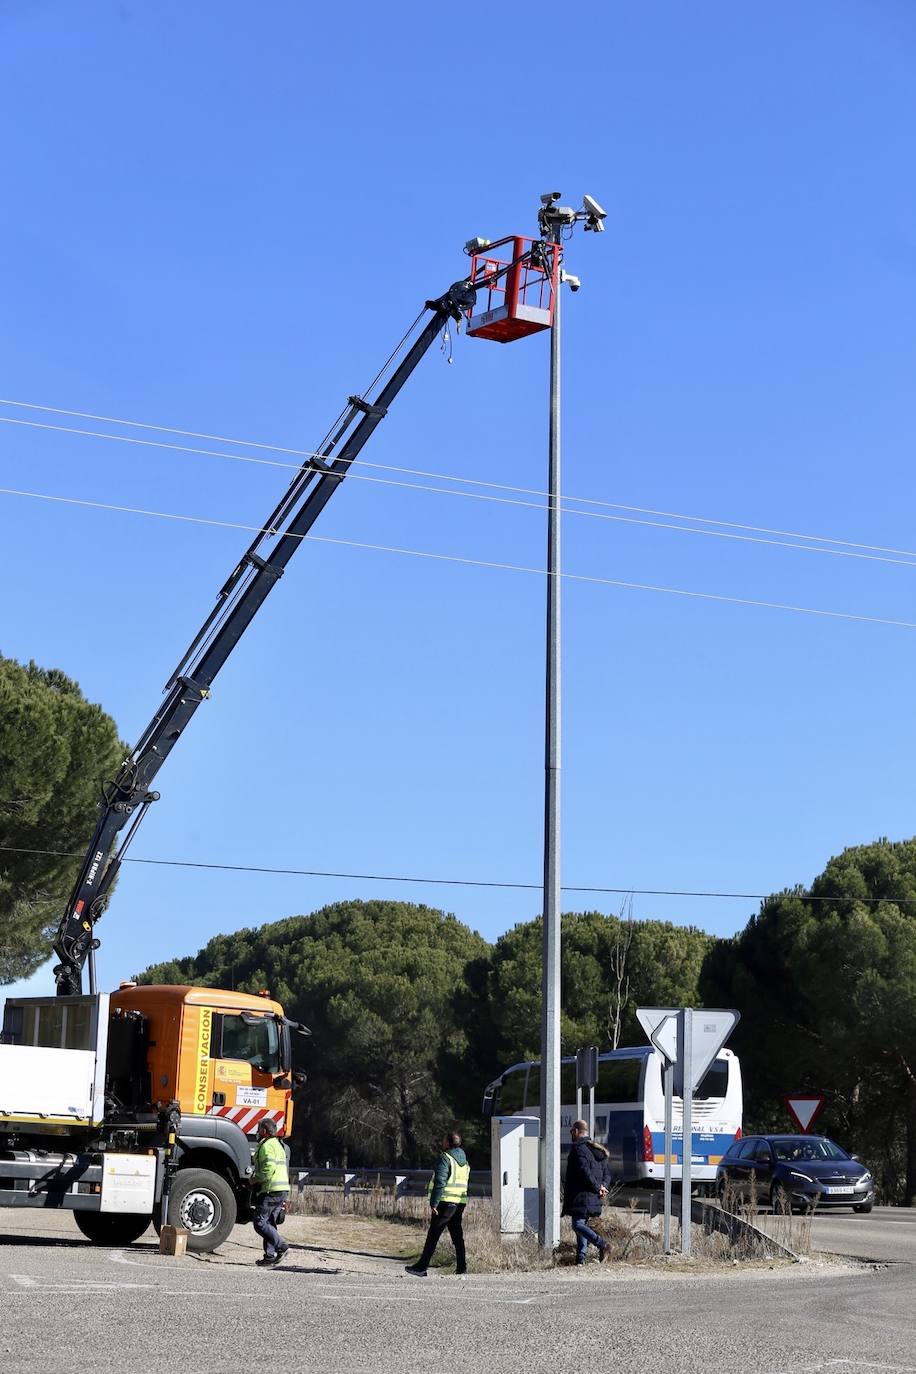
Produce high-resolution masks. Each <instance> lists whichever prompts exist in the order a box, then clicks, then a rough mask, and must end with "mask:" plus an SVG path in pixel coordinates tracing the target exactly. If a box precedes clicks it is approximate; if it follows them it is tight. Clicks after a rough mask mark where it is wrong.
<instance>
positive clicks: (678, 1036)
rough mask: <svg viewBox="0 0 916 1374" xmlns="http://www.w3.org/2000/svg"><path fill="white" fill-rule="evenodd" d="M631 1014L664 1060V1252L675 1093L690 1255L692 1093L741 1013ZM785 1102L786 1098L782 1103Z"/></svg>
mask: <svg viewBox="0 0 916 1374" xmlns="http://www.w3.org/2000/svg"><path fill="white" fill-rule="evenodd" d="M636 1016H637V1019H638V1020H639V1024H640V1025H641V1026H642V1028H643V1030H644V1031H645V1032H646V1035H647V1036H648V1038H649V1040H650V1041H651V1043H652V1044H653V1045H654V1047H655V1048H656V1049H657V1050H658V1052H659V1053H660V1054H661V1055H662V1057H663V1060H664V1071H663V1081H664V1085H665V1217H664V1247H665V1253H666V1254H668V1253H670V1249H671V1156H672V1151H673V1148H674V1142H673V1138H672V1137H673V1134H674V1129H673V1116H674V1101H673V1099H674V1093H675V1092H678V1091H679V1092H680V1095H681V1102H682V1113H681V1252H682V1254H685V1255H689V1254H690V1192H691V1165H692V1162H693V1159H692V1156H693V1093H694V1089H695V1088H696V1087H697V1086H698V1085H699V1084H700V1083H701V1082H702V1080H703V1076H704V1074H705V1073H706V1070H707V1069H708V1068H709V1066H710V1065H711V1064H712V1062H713V1060H714V1059H715V1057H716V1055H717V1054H718V1053H719V1050H720V1049H721V1048H722V1046H723V1045H724V1044H725V1042H726V1040H727V1039H728V1037H729V1036H730V1035H731V1033H732V1031H733V1030H734V1028H735V1026H736V1025H737V1024H738V1021H739V1020H740V1019H741V1013H740V1012H737V1011H722V1010H710V1009H709V1008H706V1007H701V1008H698V1009H697V1010H696V1011H694V1009H693V1008H692V1007H684V1008H683V1009H678V1008H677V1007H637V1009H636ZM784 1100H786V1102H787V1103H788V1099H784ZM796 1120H797V1118H796Z"/></svg>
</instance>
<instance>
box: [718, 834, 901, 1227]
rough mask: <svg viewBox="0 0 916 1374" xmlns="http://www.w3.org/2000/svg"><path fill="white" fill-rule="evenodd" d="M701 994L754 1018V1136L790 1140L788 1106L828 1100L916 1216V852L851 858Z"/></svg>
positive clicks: (890, 850)
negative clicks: (787, 1099)
mask: <svg viewBox="0 0 916 1374" xmlns="http://www.w3.org/2000/svg"><path fill="white" fill-rule="evenodd" d="M701 987H702V990H703V992H704V995H705V998H706V1001H707V1002H708V1003H709V1004H715V1003H718V1004H720V1005H732V1006H736V1007H738V1009H739V1010H740V1011H741V1013H742V1021H741V1023H740V1025H739V1026H738V1029H737V1031H736V1033H735V1036H734V1037H733V1042H732V1043H733V1045H734V1048H735V1049H736V1050H737V1051H738V1053H739V1055H740V1056H741V1059H742V1063H743V1067H744V1079H745V1087H746V1100H747V1105H748V1120H749V1121H750V1123H751V1124H752V1125H754V1126H759V1127H774V1128H777V1129H786V1128H788V1126H789V1124H790V1123H789V1121H788V1120H787V1118H786V1116H785V1114H784V1111H783V1108H782V1105H781V1098H782V1095H783V1094H785V1093H790V1092H796V1091H799V1090H801V1091H804V1090H808V1091H812V1092H814V1091H816V1092H823V1093H825V1094H826V1096H827V1098H828V1106H827V1108H826V1110H825V1113H824V1115H823V1116H822V1117H821V1118H820V1119H819V1122H818V1128H819V1129H823V1130H825V1131H827V1132H828V1133H832V1134H835V1135H837V1136H838V1137H839V1138H840V1140H841V1142H842V1143H844V1144H846V1145H847V1146H849V1147H850V1148H852V1149H855V1150H857V1151H858V1152H859V1153H861V1154H862V1155H863V1157H865V1158H867V1159H868V1161H869V1162H870V1163H872V1164H873V1166H874V1167H875V1168H876V1170H877V1172H878V1174H879V1177H880V1180H881V1184H882V1189H883V1193H884V1196H885V1197H886V1198H887V1200H888V1201H901V1200H903V1201H906V1202H908V1203H909V1204H910V1205H913V1204H914V1203H916V840H907V841H902V842H899V843H890V842H889V841H887V840H879V841H878V842H877V843H875V844H870V845H863V846H859V847H857V848H854V849H847V850H845V851H844V852H843V853H842V854H840V855H839V856H838V857H836V858H833V859H831V860H830V862H829V863H828V865H827V867H826V869H825V870H824V872H823V873H822V874H821V876H820V877H819V878H817V879H816V881H815V882H814V883H813V884H812V885H811V888H810V890H808V891H803V890H802V889H795V890H792V891H786V892H782V893H779V894H777V895H775V896H772V897H770V898H768V899H767V901H765V902H764V903H763V905H762V907H761V910H760V912H759V914H758V915H757V916H755V917H753V918H752V920H751V921H750V922H749V923H748V925H747V926H746V928H745V929H744V931H742V932H741V934H740V935H738V936H736V937H735V938H734V939H733V940H729V941H721V942H719V943H718V944H717V946H716V947H715V948H714V949H713V950H712V952H711V954H710V956H709V958H708V960H707V963H706V966H705V968H704V970H703V975H702V979H701Z"/></svg>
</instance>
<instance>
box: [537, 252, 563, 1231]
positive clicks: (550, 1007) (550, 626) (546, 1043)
mask: <svg viewBox="0 0 916 1374" xmlns="http://www.w3.org/2000/svg"><path fill="white" fill-rule="evenodd" d="M555 241H556V242H559V229H558V230H557V237H556V240H555ZM549 433H550V438H549V473H548V483H547V493H548V497H547V703H546V706H547V710H546V715H547V721H546V727H547V729H546V747H545V764H544V766H545V788H544V931H543V963H542V973H541V979H542V983H541V1137H540V1151H539V1153H540V1160H539V1163H540V1168H539V1171H538V1174H539V1188H538V1240H539V1242H540V1245H541V1247H542V1249H544V1250H555V1249H556V1247H557V1245H558V1244H559V1242H560V577H559V573H560V512H559V509H558V503H559V495H560V283H559V282H557V291H556V300H555V301H554V309H553V325H552V327H551V330H550V431H549Z"/></svg>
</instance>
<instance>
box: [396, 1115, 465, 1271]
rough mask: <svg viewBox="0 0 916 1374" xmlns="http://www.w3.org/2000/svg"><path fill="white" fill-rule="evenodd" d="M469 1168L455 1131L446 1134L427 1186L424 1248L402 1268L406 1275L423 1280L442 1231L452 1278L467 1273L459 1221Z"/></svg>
mask: <svg viewBox="0 0 916 1374" xmlns="http://www.w3.org/2000/svg"><path fill="white" fill-rule="evenodd" d="M470 1176H471V1166H470V1164H468V1158H467V1155H466V1154H465V1153H464V1150H462V1148H461V1136H460V1135H459V1134H458V1132H457V1131H446V1133H445V1135H444V1136H443V1137H442V1153H441V1155H440V1156H439V1158H438V1160H437V1161H436V1168H435V1172H434V1173H433V1176H432V1178H431V1180H430V1184H429V1205H430V1208H431V1210H432V1219H431V1221H430V1223H429V1230H428V1231H427V1233H426V1244H425V1245H424V1246H423V1253H422V1255H421V1256H420V1258H419V1259H418V1260H417V1262H416V1264H405V1266H404V1268H405V1269H406V1270H407V1272H408V1274H413V1275H414V1277H415V1278H418V1279H425V1278H426V1270H427V1268H428V1266H429V1262H430V1260H431V1259H432V1257H433V1254H434V1253H435V1249H436V1246H437V1245H438V1244H439V1237H440V1236H441V1235H442V1232H443V1231H445V1230H446V1229H447V1230H448V1233H449V1235H450V1236H451V1238H452V1244H453V1245H454V1247H455V1274H456V1275H457V1277H458V1278H464V1277H465V1275H466V1274H467V1271H468V1266H467V1258H466V1256H465V1253H464V1231H463V1230H462V1227H461V1218H462V1217H463V1216H464V1209H465V1206H466V1204H467V1200H468V1179H469V1178H470Z"/></svg>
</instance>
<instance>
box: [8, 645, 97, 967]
mask: <svg viewBox="0 0 916 1374" xmlns="http://www.w3.org/2000/svg"><path fill="white" fill-rule="evenodd" d="M122 754H123V746H122V745H120V744H119V742H118V735H117V731H116V729H115V725H114V722H113V721H112V719H111V717H110V716H108V715H106V714H105V712H104V711H103V710H102V708H101V707H100V706H94V705H93V704H92V703H91V702H88V701H87V700H86V699H85V697H84V696H83V694H82V692H81V691H80V689H79V687H78V686H77V684H76V683H75V682H72V681H71V680H70V679H69V678H68V677H65V676H64V674H63V673H61V672H59V671H58V670H57V669H56V668H51V669H46V668H39V667H37V666H36V664H34V663H30V664H29V666H28V667H27V668H24V667H22V665H21V664H19V663H16V662H14V661H13V660H12V659H8V658H3V657H0V845H2V846H3V848H2V849H0V983H10V982H12V981H13V980H14V979H16V978H24V977H26V976H27V975H28V974H30V973H32V972H33V971H34V970H35V969H36V968H37V967H38V965H39V964H41V963H42V962H43V961H44V960H45V959H46V958H47V957H48V954H49V952H50V948H49V931H50V930H53V928H54V927H55V926H56V923H57V920H58V918H59V917H60V915H61V913H62V910H63V903H64V902H65V901H66V898H67V894H68V891H69V889H70V887H71V885H72V883H73V882H74V881H75V879H76V873H77V869H78V867H79V862H80V860H79V858H58V857H54V856H53V855H49V854H47V853H38V852H36V853H29V852H27V851H29V850H34V851H41V850H60V851H69V852H75V853H76V854H77V855H81V854H82V852H83V851H84V850H85V849H86V846H87V845H88V843H89V839H90V837H91V834H92V827H93V825H94V823H95V808H96V804H97V803H98V800H99V796H100V791H101V784H102V781H103V779H104V778H105V777H108V776H110V775H111V773H112V771H113V770H114V769H115V768H116V767H117V764H118V763H119V761H120V759H121V756H122Z"/></svg>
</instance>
